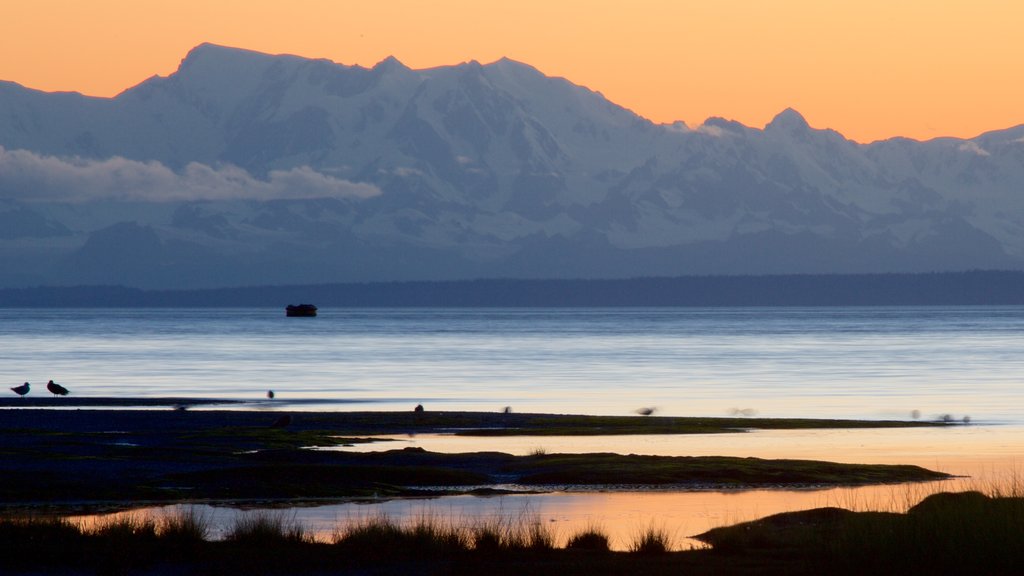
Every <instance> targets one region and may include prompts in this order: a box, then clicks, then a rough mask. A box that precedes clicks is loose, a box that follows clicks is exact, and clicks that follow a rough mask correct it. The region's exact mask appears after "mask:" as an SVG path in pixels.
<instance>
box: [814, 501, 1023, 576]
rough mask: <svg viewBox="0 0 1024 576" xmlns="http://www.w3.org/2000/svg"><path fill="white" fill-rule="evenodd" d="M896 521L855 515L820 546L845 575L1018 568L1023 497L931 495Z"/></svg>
mask: <svg viewBox="0 0 1024 576" xmlns="http://www.w3.org/2000/svg"><path fill="white" fill-rule="evenodd" d="M885 516H896V518H891V517H884V516H882V515H879V514H863V513H862V514H856V515H854V516H852V517H851V518H849V520H848V521H847V522H845V523H844V524H843V525H842V526H841V528H840V529H839V530H838V531H837V537H836V538H835V539H834V540H833V541H832V542H831V543H830V545H829V546H828V547H827V548H825V550H824V556H825V561H826V562H827V563H828V564H836V565H842V566H847V567H849V572H850V573H852V572H861V573H863V572H864V571H870V570H876V571H883V570H884V571H889V572H895V573H910V572H914V573H928V572H930V573H935V574H939V573H943V574H949V573H961V574H1013V573H1019V572H1018V571H1019V570H1020V567H1021V566H1024V499H1022V498H1019V497H1018V498H1003V497H995V498H992V497H988V496H985V495H984V494H982V493H980V492H960V493H942V494H934V495H932V496H929V497H927V498H925V499H924V500H923V501H921V503H920V504H918V505H916V506H914V507H912V508H911V509H910V510H908V511H907V513H906V514H904V515H885Z"/></svg>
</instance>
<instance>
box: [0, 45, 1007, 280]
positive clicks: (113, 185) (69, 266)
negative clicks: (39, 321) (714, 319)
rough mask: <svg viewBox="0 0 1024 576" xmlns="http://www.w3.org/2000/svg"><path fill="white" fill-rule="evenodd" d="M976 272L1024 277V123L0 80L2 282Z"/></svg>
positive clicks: (219, 83) (584, 99) (294, 88)
mask: <svg viewBox="0 0 1024 576" xmlns="http://www.w3.org/2000/svg"><path fill="white" fill-rule="evenodd" d="M751 97H752V98H756V97H757V96H756V89H755V88H752V90H751ZM969 269H1010V270H1020V269H1024V126H1018V127H1015V128H1011V129H1008V130H1002V131H997V132H990V133H987V134H983V135H981V136H979V137H977V138H973V139H969V140H962V139H954V138H942V139H936V140H931V141H927V142H918V141H913V140H908V139H900V138H896V139H891V140H886V141H881V142H875V143H872V144H858V143H855V142H852V141H850V140H847V139H845V138H844V137H843V136H842V135H840V134H838V133H836V132H834V131H831V130H817V129H813V128H811V127H809V126H808V125H807V122H805V121H804V119H803V118H802V117H801V116H800V114H799V113H797V112H796V111H793V110H786V111H783V112H782V113H781V114H779V115H778V116H777V117H776V118H775V119H774V120H773V121H772V122H771V123H770V124H768V125H767V126H766V127H765V128H764V129H763V130H760V129H755V128H749V127H746V126H743V125H741V124H738V123H736V122H731V121H728V120H723V119H718V118H712V119H709V120H707V121H706V122H705V123H704V124H703V125H701V126H699V127H688V126H686V125H685V124H682V123H677V124H672V125H659V124H654V123H652V122H650V121H648V120H646V119H644V118H641V117H639V116H637V115H636V114H634V113H632V112H630V111H629V110H626V109H624V108H622V107H619V106H617V105H615V104H613V103H611V102H609V101H608V100H607V99H605V98H604V97H603V96H602V95H601V94H599V93H596V92H593V91H590V90H588V89H586V88H583V87H580V86H576V85H574V84H572V83H571V82H568V81H566V80H564V79H560V78H551V77H547V76H545V75H543V74H541V73H540V72H538V71H537V70H535V69H534V68H531V67H530V66H528V65H526V64H521V63H518V62H514V61H511V60H505V59H503V60H499V61H497V62H494V63H492V64H487V65H481V64H478V63H476V62H470V63H466V64H460V65H457V66H449V67H441V68H433V69H428V70H411V69H409V68H407V67H405V66H403V65H402V64H401V63H400V62H398V61H397V60H394V59H387V60H385V61H383V62H381V63H379V64H378V65H376V66H374V67H373V68H362V67H358V66H353V67H349V66H342V65H339V64H335V63H332V62H328V61H325V60H310V59H305V58H299V57H295V56H271V55H266V54H260V53H256V52H251V51H247V50H240V49H235V48H225V47H220V46H214V45H210V44H204V45H201V46H199V47H197V48H195V49H193V50H192V51H191V52H190V53H189V54H188V55H187V57H186V58H185V59H184V60H183V61H182V63H181V66H180V68H179V69H178V71H177V72H175V73H174V74H171V75H170V76H168V77H166V78H164V77H153V78H150V79H149V80H147V81H145V82H143V83H142V84H140V85H138V86H136V87H134V88H131V89H129V90H127V91H125V92H123V93H122V94H120V95H118V96H117V97H115V98H109V99H108V98H91V97H86V96H82V95H80V94H74V93H44V92H39V91H35V90H30V89H27V88H24V87H22V86H19V85H17V84H14V83H10V82H0V286H6V287H19V286H35V285H75V284H106V285H111V284H117V285H123V286H130V287H142V288H202V287H218V286H242V285H273V284H316V283H332V282H368V281H395V280H397V281H408V280H459V279H471V278H628V277H638V276H679V275H737V274H792V273H800V274H823V273H876V272H930V271H958V270H969Z"/></svg>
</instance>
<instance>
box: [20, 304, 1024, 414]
mask: <svg viewBox="0 0 1024 576" xmlns="http://www.w3.org/2000/svg"><path fill="white" fill-rule="evenodd" d="M1022 345H1024V308H1020V307H952V308H809V309H791V308H776V309H772V308H768V309H763V308H762V309H758V308H747V309H584V310H578V309H553V310H552V309H525V310H520V309H492V310H476V309H471V310H463V309H440V310H433V309H417V310H346V309H325V310H322V311H321V315H320V316H319V317H317V318H313V319H304V318H285V317H284V314H283V311H282V310H281V309H219V310H177V309H175V310H165V309H144V310H91V309H89V310H12V309H0V377H2V381H3V382H7V383H9V384H10V385H15V384H19V383H21V382H23V381H26V380H28V381H30V382H33V383H42V382H45V381H46V380H48V379H50V378H53V379H54V380H56V381H58V382H60V383H62V384H64V385H65V386H67V387H68V388H70V389H71V391H72V394H74V395H76V396H107V395H122V396H196V397H209V398H230V399H252V400H253V401H254V402H258V401H260V400H261V399H263V397H264V394H265V392H266V391H267V390H270V389H272V390H274V391H275V393H276V395H277V399H276V400H275V402H274V404H273V406H276V407H279V408H287V409H296V408H298V409H331V410H384V409H388V410H390V409H409V408H411V407H412V406H413V405H415V404H416V403H423V404H424V405H425V406H426V407H427V409H428V410H430V409H436V410H500V409H502V408H503V407H504V406H511V407H512V408H513V410H516V411H519V412H527V411H531V412H532V411H539V412H560V413H588V414H629V413H631V412H632V411H633V410H635V409H637V408H640V407H643V406H650V407H656V408H657V409H658V413H659V414H663V415H693V416H715V415H725V414H727V413H728V412H729V411H730V410H732V409H749V410H753V411H756V413H757V414H758V415H760V416H765V417H782V416H802V417H839V418H906V417H909V415H910V413H911V411H913V410H918V411H920V413H921V415H922V417H925V418H928V417H935V416H938V415H940V414H952V415H953V416H955V417H956V418H957V419H959V418H961V417H962V416H964V415H969V416H970V417H971V418H972V419H973V420H974V421H975V422H1008V423H1016V424H1020V423H1024V402H1022V400H1024V387H1022V386H1021V385H1020V378H1021V376H1022V375H1024V355H1022V354H1021V353H1020V351H1021V348H1022ZM39 390H40V393H45V392H42V390H41V388H39Z"/></svg>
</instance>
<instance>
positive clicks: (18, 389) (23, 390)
mask: <svg viewBox="0 0 1024 576" xmlns="http://www.w3.org/2000/svg"><path fill="white" fill-rule="evenodd" d="M30 388H32V386H30V385H29V383H28V382H25V383H24V384H22V385H21V386H14V387H13V388H11V390H14V393H15V394H17V395H18V396H24V395H25V394H28V391H29V389H30Z"/></svg>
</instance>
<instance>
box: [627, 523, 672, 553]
mask: <svg viewBox="0 0 1024 576" xmlns="http://www.w3.org/2000/svg"><path fill="white" fill-rule="evenodd" d="M671 548H672V538H671V536H669V533H668V531H667V530H665V529H664V528H656V527H654V526H648V527H647V528H646V529H645V530H642V531H641V532H640V533H639V534H637V535H636V537H634V538H633V541H632V542H630V544H629V551H630V552H632V553H634V554H664V553H666V552H668V551H669V550H670V549H671Z"/></svg>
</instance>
